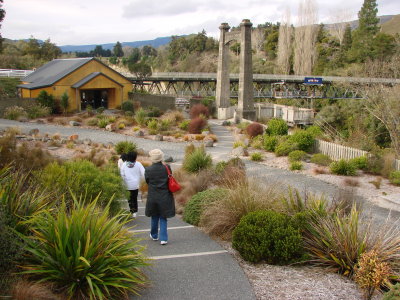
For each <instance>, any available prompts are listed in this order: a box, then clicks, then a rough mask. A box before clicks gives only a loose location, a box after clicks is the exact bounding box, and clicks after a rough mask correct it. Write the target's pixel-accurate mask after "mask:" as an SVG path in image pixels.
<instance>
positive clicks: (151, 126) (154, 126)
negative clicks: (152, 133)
mask: <svg viewBox="0 0 400 300" xmlns="http://www.w3.org/2000/svg"><path fill="white" fill-rule="evenodd" d="M147 128H149V129H150V130H157V128H158V121H157V119H151V120H149V121H148V122H147Z"/></svg>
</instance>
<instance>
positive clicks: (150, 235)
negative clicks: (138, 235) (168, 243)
mask: <svg viewBox="0 0 400 300" xmlns="http://www.w3.org/2000/svg"><path fill="white" fill-rule="evenodd" d="M150 238H151V239H152V240H153V241H158V238H156V239H155V238H153V236H152V235H151V233H150Z"/></svg>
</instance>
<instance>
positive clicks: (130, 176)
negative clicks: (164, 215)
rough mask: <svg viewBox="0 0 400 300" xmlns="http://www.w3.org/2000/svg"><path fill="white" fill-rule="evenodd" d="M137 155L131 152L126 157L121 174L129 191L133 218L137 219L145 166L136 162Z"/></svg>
mask: <svg viewBox="0 0 400 300" xmlns="http://www.w3.org/2000/svg"><path fill="white" fill-rule="evenodd" d="M136 157H137V153H136V152H129V153H128V154H127V155H126V157H125V158H126V161H125V162H124V163H123V164H122V166H121V169H120V173H121V177H122V179H123V180H124V182H125V186H126V189H127V190H128V191H129V194H130V195H129V200H128V203H129V209H130V211H131V213H132V217H134V218H136V213H137V211H138V204H137V198H138V192H139V185H140V181H141V179H142V178H144V168H143V165H142V164H141V163H140V162H138V161H136Z"/></svg>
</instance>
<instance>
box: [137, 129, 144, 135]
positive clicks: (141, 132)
mask: <svg viewBox="0 0 400 300" xmlns="http://www.w3.org/2000/svg"><path fill="white" fill-rule="evenodd" d="M135 136H144V132H143V131H142V130H139V131H136V133H135Z"/></svg>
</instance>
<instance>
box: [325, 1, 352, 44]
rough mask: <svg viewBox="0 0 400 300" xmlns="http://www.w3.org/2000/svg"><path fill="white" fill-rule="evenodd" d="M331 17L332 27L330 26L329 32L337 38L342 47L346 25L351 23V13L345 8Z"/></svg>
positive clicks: (338, 10)
mask: <svg viewBox="0 0 400 300" xmlns="http://www.w3.org/2000/svg"><path fill="white" fill-rule="evenodd" d="M330 15H331V17H330V21H331V23H332V24H331V26H329V32H330V33H331V34H332V35H333V36H335V37H336V38H337V39H338V40H339V43H340V45H341V44H342V43H343V35H344V31H345V29H346V25H347V24H348V23H349V20H350V18H351V14H350V11H349V10H348V9H345V8H341V9H337V10H335V11H334V12H332V13H331V14H330Z"/></svg>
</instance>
